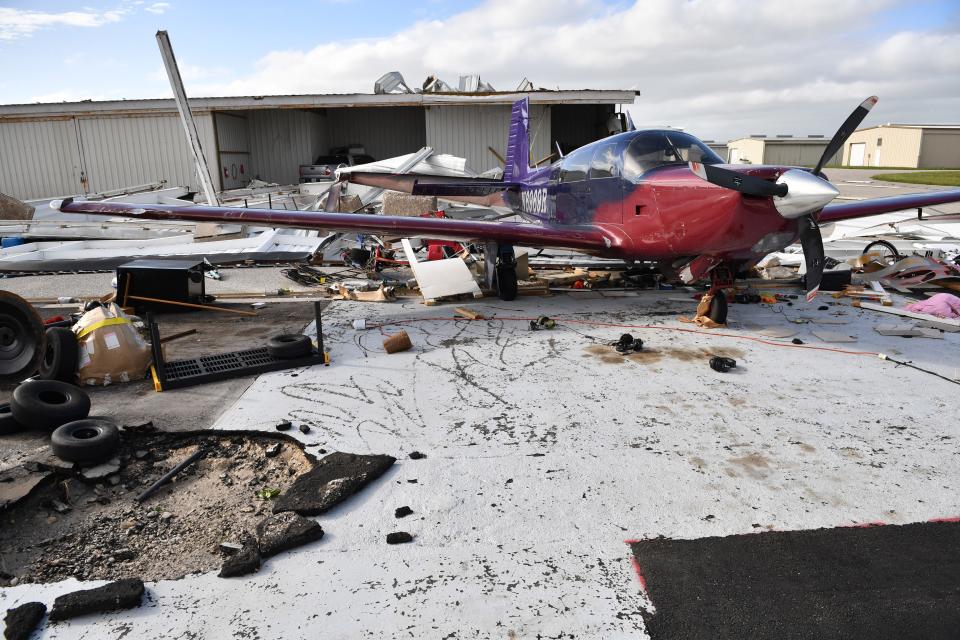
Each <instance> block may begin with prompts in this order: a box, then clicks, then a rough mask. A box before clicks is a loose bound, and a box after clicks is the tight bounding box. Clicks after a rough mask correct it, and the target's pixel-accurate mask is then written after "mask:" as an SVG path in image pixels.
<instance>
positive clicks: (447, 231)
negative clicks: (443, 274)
mask: <svg viewBox="0 0 960 640" xmlns="http://www.w3.org/2000/svg"><path fill="white" fill-rule="evenodd" d="M50 206H51V207H53V208H55V209H59V210H60V211H62V212H64V213H85V214H94V215H103V216H121V217H128V218H143V219H148V220H186V221H188V222H219V223H227V224H249V225H256V226H264V227H291V228H294V229H324V230H326V231H342V232H347V233H364V234H375V235H386V236H402V237H408V238H432V239H438V240H458V241H468V242H469V241H484V240H491V241H495V242H500V243H504V244H517V245H522V246H534V247H549V248H556V249H576V250H579V251H584V252H586V253H598V252H601V251H604V250H606V249H609V248H610V247H611V246H614V245H619V244H620V240H619V239H618V238H617V237H616V236H614V235H612V234H610V233H608V232H606V231H605V230H604V229H602V228H600V227H597V226H593V225H577V226H566V225H565V226H563V227H551V226H547V225H540V224H532V223H517V222H487V221H480V220H451V219H449V218H417V217H407V216H380V215H371V214H361V213H321V212H314V211H288V210H286V209H246V208H239V207H238V208H232V207H205V206H195V207H189V206H186V207H184V206H173V205H161V204H123V203H119V202H88V201H83V200H73V199H72V198H68V199H66V200H62V201H60V202H59V203H58V202H56V201H55V202H52V203H51V204H50Z"/></svg>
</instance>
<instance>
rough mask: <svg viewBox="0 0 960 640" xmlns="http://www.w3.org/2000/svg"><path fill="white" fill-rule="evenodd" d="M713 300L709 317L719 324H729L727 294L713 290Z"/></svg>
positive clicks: (721, 290) (708, 313) (720, 290)
mask: <svg viewBox="0 0 960 640" xmlns="http://www.w3.org/2000/svg"><path fill="white" fill-rule="evenodd" d="M711 291H712V292H713V299H711V300H710V309H709V310H708V311H707V317H709V318H710V319H711V320H713V321H714V322H716V323H717V324H727V294H726V293H724V291H723V289H717V290H715V291H714V290H713V289H711Z"/></svg>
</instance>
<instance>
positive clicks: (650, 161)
mask: <svg viewBox="0 0 960 640" xmlns="http://www.w3.org/2000/svg"><path fill="white" fill-rule="evenodd" d="M691 161H692V162H702V163H703V164H723V160H722V159H721V158H720V156H718V155H717V154H716V153H714V152H713V151H712V150H711V149H710V147H708V146H707V145H705V144H703V143H702V142H700V141H699V140H697V139H696V138H694V137H693V136H691V135H690V134H687V133H683V132H682V131H647V132H644V133H641V134H639V135H638V136H637V137H636V138H634V139H633V140H632V141H631V142H630V145H629V146H628V147H627V150H626V151H625V152H624V154H623V177H624V178H627V179H628V180H635V179H636V178H639V177H640V176H641V175H643V174H644V173H646V172H647V171H649V170H651V169H655V168H656V167H662V166H664V165H671V164H686V163H688V162H691Z"/></svg>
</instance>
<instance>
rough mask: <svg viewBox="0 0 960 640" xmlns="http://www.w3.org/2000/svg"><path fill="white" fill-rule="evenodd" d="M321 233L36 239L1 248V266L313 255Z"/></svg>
mask: <svg viewBox="0 0 960 640" xmlns="http://www.w3.org/2000/svg"><path fill="white" fill-rule="evenodd" d="M321 241H322V238H305V237H302V236H297V235H292V234H281V233H278V232H277V231H267V232H264V233H262V234H260V235H257V236H252V237H249V238H237V239H234V240H214V241H210V242H194V236H193V234H185V235H182V236H176V237H170V238H157V239H152V240H82V241H76V242H32V243H29V244H23V245H19V246H16V247H8V248H6V249H2V250H0V271H76V270H97V269H113V268H115V267H116V266H118V265H120V264H123V263H124V262H128V261H130V260H132V259H136V258H165V257H174V256H176V257H197V258H203V257H205V258H207V259H208V260H209V261H210V262H211V263H213V264H227V263H231V262H241V261H244V260H253V261H275V262H285V261H297V260H306V259H308V258H310V257H311V256H312V255H313V254H314V253H316V251H317V250H318V248H319V246H320V243H321Z"/></svg>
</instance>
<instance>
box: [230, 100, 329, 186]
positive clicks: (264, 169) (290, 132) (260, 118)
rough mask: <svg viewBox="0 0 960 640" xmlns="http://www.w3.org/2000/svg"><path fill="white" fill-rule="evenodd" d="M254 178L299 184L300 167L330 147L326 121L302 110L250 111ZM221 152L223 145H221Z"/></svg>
mask: <svg viewBox="0 0 960 640" xmlns="http://www.w3.org/2000/svg"><path fill="white" fill-rule="evenodd" d="M245 113H246V115H247V116H248V120H247V121H248V123H249V127H250V128H249V135H250V155H251V162H252V165H253V175H252V176H251V177H253V176H259V178H260V179H261V180H265V181H267V182H278V183H280V184H296V183H297V182H299V181H300V165H301V164H311V163H312V162H313V161H314V159H316V157H317V156H318V155H320V154H321V153H326V151H327V147H328V146H329V143H328V142H327V135H326V118H325V117H324V116H323V115H322V114H319V113H314V112H310V111H300V110H294V109H291V110H273V109H270V110H264V111H247V112H245ZM220 146H221V148H225V147H224V146H223V142H222V141H221V145H220Z"/></svg>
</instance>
